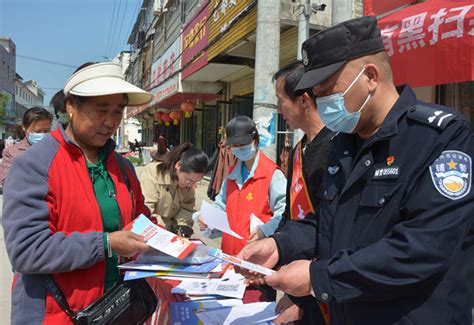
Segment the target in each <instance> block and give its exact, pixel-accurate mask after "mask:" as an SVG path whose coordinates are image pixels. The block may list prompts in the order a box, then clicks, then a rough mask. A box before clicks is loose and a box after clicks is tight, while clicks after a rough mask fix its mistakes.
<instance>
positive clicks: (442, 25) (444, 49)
mask: <svg viewBox="0 0 474 325" xmlns="http://www.w3.org/2000/svg"><path fill="white" fill-rule="evenodd" d="M379 25H380V29H381V30H382V35H383V37H384V44H385V48H386V49H387V53H388V55H389V57H390V62H391V65H392V69H393V74H394V81H395V84H396V85H401V84H405V83H408V84H410V85H411V86H412V87H420V86H430V85H439V84H448V83H457V82H463V81H470V80H474V61H473V59H474V57H473V56H474V50H473V48H474V4H473V2H472V1H468V0H463V1H456V0H448V1H443V0H428V1H426V2H423V3H420V4H416V5H413V6H409V7H407V8H405V9H402V10H400V11H397V12H395V13H393V14H391V15H389V16H386V17H384V18H381V19H380V20H379Z"/></svg>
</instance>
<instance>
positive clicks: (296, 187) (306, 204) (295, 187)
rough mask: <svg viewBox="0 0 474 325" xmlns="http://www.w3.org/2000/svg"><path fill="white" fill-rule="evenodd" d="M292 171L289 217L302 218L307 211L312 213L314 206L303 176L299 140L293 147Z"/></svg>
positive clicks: (301, 151) (301, 152)
mask: <svg viewBox="0 0 474 325" xmlns="http://www.w3.org/2000/svg"><path fill="white" fill-rule="evenodd" d="M292 173H293V174H292V178H291V187H290V213H291V219H292V220H298V219H304V218H305V216H307V215H308V214H309V213H314V208H313V203H312V202H311V198H310V196H309V192H308V186H307V185H306V181H305V179H304V176H303V149H302V147H301V141H300V142H298V144H297V145H296V148H295V154H294V156H293V171H292Z"/></svg>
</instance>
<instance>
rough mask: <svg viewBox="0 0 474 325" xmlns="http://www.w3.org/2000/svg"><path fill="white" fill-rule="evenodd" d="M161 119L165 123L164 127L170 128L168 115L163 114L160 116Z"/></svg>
mask: <svg viewBox="0 0 474 325" xmlns="http://www.w3.org/2000/svg"><path fill="white" fill-rule="evenodd" d="M161 119H162V120H163V121H164V122H165V125H166V126H170V122H171V117H170V115H169V114H166V113H165V114H163V115H162V116H161Z"/></svg>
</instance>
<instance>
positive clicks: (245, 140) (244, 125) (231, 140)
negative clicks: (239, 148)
mask: <svg viewBox="0 0 474 325" xmlns="http://www.w3.org/2000/svg"><path fill="white" fill-rule="evenodd" d="M225 132H226V136H227V140H226V141H225V144H226V145H231V144H239V145H246V144H249V143H250V142H252V140H253V139H254V138H255V135H256V134H257V127H256V126H255V122H254V121H253V120H252V119H251V118H250V117H248V116H237V117H234V118H233V119H232V120H230V121H229V123H227V125H226V127H225Z"/></svg>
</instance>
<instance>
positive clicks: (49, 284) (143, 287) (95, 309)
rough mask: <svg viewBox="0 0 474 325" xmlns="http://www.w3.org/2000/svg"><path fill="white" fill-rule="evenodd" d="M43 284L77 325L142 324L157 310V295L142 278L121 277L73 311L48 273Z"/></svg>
mask: <svg viewBox="0 0 474 325" xmlns="http://www.w3.org/2000/svg"><path fill="white" fill-rule="evenodd" d="M45 283H46V288H47V289H48V291H49V292H50V293H51V295H52V297H53V298H54V300H56V302H57V303H58V304H59V306H61V308H62V309H63V310H64V311H65V312H66V314H67V315H68V316H69V318H70V319H71V320H72V321H73V323H74V324H76V325H92V324H100V325H102V324H104V325H105V324H124V325H125V324H142V323H144V322H145V321H146V320H147V319H148V318H150V316H151V315H152V314H153V313H154V312H155V311H156V307H157V305H158V299H157V298H156V296H155V293H154V291H153V290H152V289H151V288H150V286H149V285H148V283H147V282H146V280H145V279H138V280H131V281H123V280H120V281H119V282H117V283H116V284H115V285H114V286H113V287H112V288H110V289H109V290H108V291H107V292H106V293H105V294H104V295H103V296H102V297H100V298H99V299H97V300H96V301H94V302H93V303H91V304H90V305H89V306H87V307H86V308H84V309H81V310H79V311H77V312H74V311H73V310H72V309H71V307H70V306H69V304H68V302H67V300H66V298H65V297H64V295H63V294H62V292H61V290H59V288H58V287H57V285H56V283H54V281H53V278H52V277H51V276H50V275H47V276H45Z"/></svg>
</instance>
